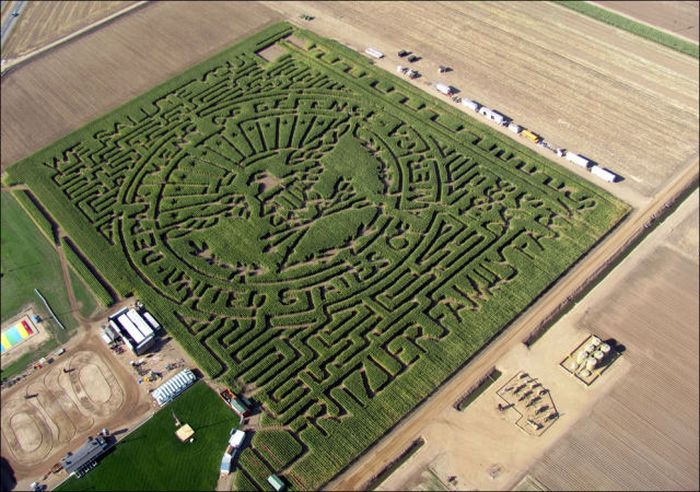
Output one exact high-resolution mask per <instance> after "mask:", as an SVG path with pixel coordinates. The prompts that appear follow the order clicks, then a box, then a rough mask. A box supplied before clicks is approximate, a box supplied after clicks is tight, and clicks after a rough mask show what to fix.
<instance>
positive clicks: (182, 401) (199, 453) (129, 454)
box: [56, 382, 239, 491]
mask: <svg viewBox="0 0 700 492" xmlns="http://www.w3.org/2000/svg"><path fill="white" fill-rule="evenodd" d="M173 411H174V412H175V415H177V417H178V419H180V421H181V422H183V423H187V424H189V425H190V426H191V427H192V429H194V431H195V439H194V442H193V443H182V442H180V440H179V439H178V438H177V437H176V436H175V429H176V428H175V425H174V421H173V417H172V412H173ZM238 425H239V418H238V416H237V415H236V414H235V413H234V412H233V411H232V410H231V409H230V408H229V407H228V406H226V404H225V403H224V402H223V401H222V400H221V398H220V397H219V395H217V394H216V393H215V392H214V391H213V390H212V389H210V388H209V387H208V386H207V385H206V384H204V383H202V382H198V383H196V384H195V385H194V386H193V387H191V388H190V389H188V390H187V391H186V392H185V393H183V394H182V395H180V396H179V397H178V398H177V399H176V400H175V401H174V402H172V403H170V404H168V405H167V406H166V407H165V408H163V409H162V410H160V411H159V412H158V413H156V414H155V415H154V416H153V417H152V418H151V419H150V420H149V421H148V422H147V423H145V424H144V425H142V426H141V427H139V428H138V429H136V430H135V431H134V432H132V433H131V434H129V435H128V436H127V437H126V438H124V439H123V440H122V441H120V442H119V443H118V444H117V446H116V448H115V449H114V451H112V452H111V453H110V454H109V455H107V456H106V457H105V458H104V459H103V460H102V461H101V462H100V463H99V465H98V466H97V468H95V469H94V470H93V471H91V472H90V473H89V474H87V475H86V476H84V477H83V478H81V479H76V478H71V479H69V480H67V481H66V482H64V483H63V484H62V485H61V486H60V487H58V488H57V489H56V490H207V491H211V490H214V489H215V488H216V482H217V479H218V477H219V463H220V462H221V457H222V456H223V454H224V451H225V450H226V445H227V441H228V438H229V431H230V430H231V429H232V428H233V427H237V426H238Z"/></svg>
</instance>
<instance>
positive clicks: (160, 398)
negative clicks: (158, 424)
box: [151, 369, 197, 407]
mask: <svg viewBox="0 0 700 492" xmlns="http://www.w3.org/2000/svg"><path fill="white" fill-rule="evenodd" d="M196 380H197V377H196V376H195V375H194V373H193V372H192V371H191V370H189V369H183V370H182V371H180V372H179V373H177V374H176V375H175V376H173V377H172V378H170V379H168V380H167V381H166V382H164V383H163V384H161V385H160V386H158V388H156V389H155V390H153V393H151V395H152V396H153V398H154V399H155V400H156V403H158V405H160V406H161V407H162V406H163V405H165V404H166V403H168V402H169V401H170V400H172V399H174V398H175V397H176V396H178V395H179V394H180V393H182V392H183V391H185V390H186V389H187V388H189V387H190V386H192V384H193V383H194V382H195V381H196Z"/></svg>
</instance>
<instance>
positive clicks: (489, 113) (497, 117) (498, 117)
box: [479, 106, 510, 125]
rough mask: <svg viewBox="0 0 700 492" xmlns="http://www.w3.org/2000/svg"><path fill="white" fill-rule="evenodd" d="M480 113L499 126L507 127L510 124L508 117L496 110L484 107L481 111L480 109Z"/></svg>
mask: <svg viewBox="0 0 700 492" xmlns="http://www.w3.org/2000/svg"><path fill="white" fill-rule="evenodd" d="M479 113H480V114H482V115H484V116H485V117H487V118H488V119H490V120H493V121H495V122H496V123H498V124H499V125H507V124H508V123H509V122H510V118H508V117H507V116H506V115H504V114H501V113H499V112H498V111H496V110H495V109H489V108H487V107H486V106H482V107H481V109H479Z"/></svg>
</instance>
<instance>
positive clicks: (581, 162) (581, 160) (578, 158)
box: [565, 152, 590, 167]
mask: <svg viewBox="0 0 700 492" xmlns="http://www.w3.org/2000/svg"><path fill="white" fill-rule="evenodd" d="M565 159H566V160H567V161H569V162H571V163H572V164H576V165H577V166H581V167H588V164H589V163H590V161H589V160H588V159H586V158H585V157H583V156H582V155H578V154H574V153H573V152H567V153H566V156H565Z"/></svg>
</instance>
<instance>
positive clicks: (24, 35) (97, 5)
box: [3, 0, 134, 58]
mask: <svg viewBox="0 0 700 492" xmlns="http://www.w3.org/2000/svg"><path fill="white" fill-rule="evenodd" d="M132 3H134V2H133V1H102V0H100V1H94V0H88V1H74V0H65V1H43V2H29V3H28V4H27V6H26V7H25V8H24V10H23V11H22V15H21V18H20V19H19V20H18V22H17V26H16V27H15V28H14V29H13V31H12V34H11V36H10V37H9V39H8V40H7V44H6V45H5V46H3V58H14V57H17V56H21V55H24V54H26V53H28V52H30V51H32V50H35V49H37V48H40V47H42V46H44V45H46V44H49V43H51V42H53V41H56V40H57V39H59V38H61V37H63V36H65V35H67V34H70V33H72V32H74V31H77V30H78V29H80V28H82V27H84V26H87V25H88V24H91V23H93V22H95V21H98V20H99V19H101V18H103V17H107V16H108V15H111V14H113V13H114V12H117V11H119V10H121V9H123V8H126V7H128V6H129V5H130V4H132Z"/></svg>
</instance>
